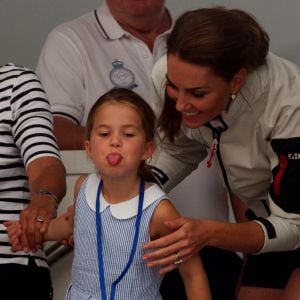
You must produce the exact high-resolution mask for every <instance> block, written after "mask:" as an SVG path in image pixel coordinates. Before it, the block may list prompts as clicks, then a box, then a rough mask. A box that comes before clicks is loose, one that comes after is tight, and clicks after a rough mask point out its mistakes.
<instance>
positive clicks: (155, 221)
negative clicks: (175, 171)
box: [150, 199, 211, 300]
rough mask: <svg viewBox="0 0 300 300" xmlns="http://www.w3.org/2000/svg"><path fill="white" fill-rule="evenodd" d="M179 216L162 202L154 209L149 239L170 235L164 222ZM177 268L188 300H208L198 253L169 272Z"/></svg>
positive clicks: (168, 203) (203, 272)
mask: <svg viewBox="0 0 300 300" xmlns="http://www.w3.org/2000/svg"><path fill="white" fill-rule="evenodd" d="M179 216H180V215H179V213H178V212H177V210H176V208H175V207H174V205H173V204H172V203H171V202H170V201H169V200H167V199H165V200H162V201H161V202H160V203H159V205H158V206H157V207H156V209H155V211H154V213H153V216H152V219H151V222H150V236H151V239H155V238H159V237H162V236H164V235H166V234H168V233H170V229H168V227H167V226H165V224H164V222H165V221H166V220H172V219H176V218H178V217H179ZM178 255H179V256H180V253H178ZM175 260H176V253H174V262H175ZM177 266H178V270H179V272H180V274H181V277H182V279H183V282H184V287H185V291H186V294H187V297H188V300H199V299H201V300H210V299H211V296H210V290H209V284H208V280H207V276H206V273H205V271H204V268H203V265H202V262H201V260H200V256H199V255H198V253H196V254H195V255H194V256H192V257H191V258H189V259H188V260H187V261H183V262H182V263H180V264H178V265H175V264H174V265H173V266H172V268H170V271H171V270H172V269H175V268H176V267H177Z"/></svg>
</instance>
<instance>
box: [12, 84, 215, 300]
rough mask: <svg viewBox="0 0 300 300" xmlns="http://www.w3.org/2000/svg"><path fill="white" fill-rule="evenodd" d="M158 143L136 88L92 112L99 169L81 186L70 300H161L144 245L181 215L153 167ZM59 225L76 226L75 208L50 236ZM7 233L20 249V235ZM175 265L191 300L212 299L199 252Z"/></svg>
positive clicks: (116, 92) (104, 100) (88, 146)
mask: <svg viewBox="0 0 300 300" xmlns="http://www.w3.org/2000/svg"><path fill="white" fill-rule="evenodd" d="M154 140H155V117H154V115H153V112H152V110H151V108H150V106H149V105H148V104H147V103H146V102H145V101H144V100H143V99H142V98H141V97H140V96H138V95H137V94H136V93H134V92H133V91H130V90H126V89H113V90H111V91H110V92H108V93H106V94H104V95H103V96H102V97H101V98H100V99H99V100H98V101H97V102H96V103H95V104H94V106H93V107H92V109H91V111H90V113H89V116H88V120H87V126H86V141H85V150H86V153H87V155H88V156H89V157H90V159H91V160H92V161H93V163H94V165H95V167H96V170H97V171H96V173H94V174H90V175H89V176H82V177H80V178H79V179H78V181H77V183H76V186H75V191H79V192H78V196H77V199H76V215H75V227H74V240H75V251H74V261H73V266H72V282H71V284H70V287H69V290H68V292H67V295H66V299H122V300H124V299H130V300H132V299H143V300H146V299H149V300H150V299H151V300H152V299H153V300H154V299H161V296H160V294H159V287H160V283H161V280H162V276H161V275H160V273H159V269H158V268H149V267H147V265H146V263H145V262H144V261H143V260H142V256H143V254H144V253H143V251H144V250H143V246H144V244H145V243H146V242H148V241H150V240H153V239H156V238H158V237H161V236H163V235H166V234H167V233H169V229H168V228H167V227H166V226H165V225H164V221H165V220H170V219H175V218H177V217H178V216H179V214H178V212H177V211H176V209H175V208H174V206H173V205H172V203H171V202H170V201H169V200H168V199H166V195H165V193H164V192H163V191H162V190H161V189H160V187H159V186H158V185H157V184H155V183H154V181H155V179H154V177H153V175H152V173H151V170H150V168H149V167H148V166H147V164H146V160H148V159H149V158H150V157H151V156H152V154H153V152H154V151H155V142H154ZM75 194H77V193H76V192H75ZM59 220H60V223H62V224H69V225H68V226H70V224H71V223H72V211H71V210H70V211H69V212H68V213H67V214H65V215H64V216H63V217H60V218H58V219H56V220H54V221H52V222H51V223H50V225H49V231H51V230H52V226H54V224H55V222H59ZM68 226H65V227H68ZM8 228H10V229H11V230H9V231H10V236H11V237H14V239H13V238H12V244H13V246H14V247H16V242H15V240H16V236H17V234H16V230H13V226H12V224H10V226H8ZM54 231H56V230H54ZM52 232H53V231H52ZM69 233H71V232H69ZM54 235H55V234H53V233H52V236H51V238H52V239H53V237H54ZM67 236H68V234H66V236H65V237H67ZM46 237H47V238H49V236H46ZM174 264H175V266H178V268H179V271H180V273H181V275H182V277H183V280H184V285H185V289H186V293H187V296H188V299H195V300H199V299H202V300H206V299H210V292H209V287H208V283H207V278H206V275H205V272H204V270H203V266H202V263H201V261H200V259H199V257H198V255H195V256H194V257H192V258H190V259H188V260H187V261H182V259H181V258H180V253H176V254H174Z"/></svg>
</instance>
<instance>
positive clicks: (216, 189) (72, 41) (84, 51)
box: [37, 0, 240, 300]
mask: <svg viewBox="0 0 300 300" xmlns="http://www.w3.org/2000/svg"><path fill="white" fill-rule="evenodd" d="M172 24H173V18H172V16H171V14H170V12H169V10H168V9H167V8H166V7H165V0H141V1H132V0H106V1H103V3H102V4H101V5H100V6H99V7H98V8H97V9H96V10H95V11H94V12H90V13H88V14H86V15H84V16H81V17H79V18H77V19H75V20H72V21H69V22H67V23H64V24H61V25H59V26H58V27H56V28H55V29H54V30H53V31H52V32H50V34H49V35H48V38H47V40H46V43H45V45H44V47H43V50H42V52H41V55H40V58H39V62H38V65H37V74H38V75H39V77H40V79H41V81H42V83H43V86H44V88H45V90H46V92H47V94H48V97H49V99H50V103H51V107H52V111H53V114H54V130H55V134H56V137H57V140H58V144H59V147H60V149H61V150H75V149H83V136H84V126H85V124H86V118H87V115H88V112H89V110H90V108H91V106H92V105H93V103H94V102H95V101H96V100H97V99H98V98H99V97H100V96H101V95H102V94H103V93H105V92H107V91H108V90H110V89H111V88H113V87H124V88H129V89H133V90H134V91H135V92H137V93H138V94H140V95H141V96H142V97H143V98H145V99H146V100H147V101H148V102H149V103H151V99H149V97H150V74H151V71H152V67H153V65H154V64H155V62H156V61H157V60H158V59H159V58H160V57H161V56H162V55H163V54H164V53H166V40H167V38H168V36H169V32H170V30H171V28H172ZM170 195H171V196H172V200H173V201H174V203H175V205H176V206H177V208H178V209H179V211H180V212H181V213H182V214H184V215H187V216H192V217H193V216H194V217H198V218H212V219H218V220H223V221H226V220H228V203H227V197H226V193H225V190H224V189H223V187H222V186H221V182H220V181H219V179H218V177H217V175H216V172H215V170H214V169H209V170H207V169H206V167H205V166H204V165H203V166H200V168H199V169H197V170H196V171H195V172H194V173H193V174H192V175H191V176H190V177H188V178H187V179H186V180H185V181H184V182H183V183H181V184H180V185H179V186H178V187H176V188H175V189H174V190H173V191H172V192H171V194H170ZM220 198H223V199H224V201H223V202H222V201H220ZM187 202H188V203H189V205H185V203H187ZM214 250H215V249H213V250H211V249H207V250H204V251H203V252H204V253H203V261H204V265H205V267H206V270H207V273H208V277H209V280H210V282H211V283H212V284H213V285H211V288H212V289H213V290H216V291H217V290H220V291H221V290H223V295H225V294H226V292H224V289H229V290H231V291H232V290H233V285H234V284H235V279H236V274H238V272H239V267H240V260H239V258H238V257H237V256H235V255H234V254H233V253H223V252H222V253H221V250H220V252H219V250H216V251H217V253H215V252H214ZM211 253H212V255H213V256H211ZM201 254H202V253H201ZM223 254H224V256H223ZM226 261H228V264H229V265H230V267H228V265H224V267H223V266H222V264H223V263H226ZM235 264H236V265H237V266H236V268H235V266H234V265H235ZM222 270H223V272H222ZM231 271H233V273H234V275H233V277H231V276H230V274H229V273H230V272H231ZM174 274H175V275H174ZM223 274H226V275H223ZM173 275H174V279H173V278H172V276H173ZM215 276H218V277H219V279H218V278H216V277H215ZM224 277H225V278H224ZM178 278H179V276H177V275H176V273H174V272H173V273H171V274H168V276H166V280H165V281H164V284H165V285H163V288H162V294H163V296H164V299H173V300H176V299H181V300H182V299H184V296H182V294H181V293H180V291H183V286H182V289H180V291H178V290H177V289H175V288H174V287H178V286H179V284H177V283H174V282H175V281H176V282H177V280H178ZM230 278H232V279H230ZM169 279H170V281H169ZM227 279H228V280H229V281H226V280H227ZM169 282H170V283H169ZM219 283H220V284H221V283H222V286H220V285H219ZM223 284H224V289H223ZM212 292H213V295H214V291H212ZM166 295H167V296H166ZM214 299H217V298H216V297H215V298H214ZM223 299H225V298H223Z"/></svg>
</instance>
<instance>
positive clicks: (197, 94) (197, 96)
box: [191, 92, 206, 98]
mask: <svg viewBox="0 0 300 300" xmlns="http://www.w3.org/2000/svg"><path fill="white" fill-rule="evenodd" d="M191 94H192V96H193V97H195V98H204V97H205V95H206V93H203V92H192V93H191Z"/></svg>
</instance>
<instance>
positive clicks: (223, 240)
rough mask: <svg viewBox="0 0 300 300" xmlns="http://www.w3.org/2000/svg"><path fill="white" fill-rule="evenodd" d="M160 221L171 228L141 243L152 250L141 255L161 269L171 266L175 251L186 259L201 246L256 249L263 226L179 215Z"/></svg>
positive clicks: (262, 240)
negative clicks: (157, 237)
mask: <svg viewBox="0 0 300 300" xmlns="http://www.w3.org/2000/svg"><path fill="white" fill-rule="evenodd" d="M164 224H165V225H166V226H167V227H168V228H169V230H171V231H173V232H172V233H170V234H168V235H166V236H164V237H161V238H159V239H157V240H154V241H151V242H149V243H147V244H145V247H144V248H145V249H153V251H152V252H149V253H147V254H145V255H144V256H143V258H144V259H145V260H148V266H150V267H152V266H160V267H162V269H161V273H166V272H168V271H170V270H172V269H174V265H173V263H174V254H175V253H177V252H179V253H180V256H181V257H182V258H183V260H184V261H186V260H187V259H189V258H191V257H192V256H193V255H195V254H196V253H197V252H198V251H199V250H200V249H202V248H203V247H205V246H212V247H217V248H221V249H225V250H232V251H239V252H244V253H256V252H259V251H260V250H261V249H262V247H263V244H264V232H263V229H262V227H261V226H260V224H258V223H257V222H255V221H250V222H244V223H227V222H220V221H211V220H195V219H189V218H183V217H180V218H177V219H175V220H170V221H165V223H164Z"/></svg>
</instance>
